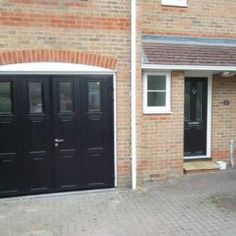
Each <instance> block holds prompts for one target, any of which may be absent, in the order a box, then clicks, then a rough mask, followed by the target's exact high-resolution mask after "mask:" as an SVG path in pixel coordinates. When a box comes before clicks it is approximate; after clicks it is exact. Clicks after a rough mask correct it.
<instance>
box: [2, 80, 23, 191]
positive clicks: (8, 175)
mask: <svg viewBox="0 0 236 236" xmlns="http://www.w3.org/2000/svg"><path fill="white" fill-rule="evenodd" d="M0 79H1V80H0V194H2V195H5V194H7V195H8V194H10V195H11V194H12V195H14V194H17V193H18V192H19V191H20V189H21V182H20V174H21V162H22V156H21V149H20V148H21V146H22V143H21V140H19V138H20V127H19V126H20V122H19V121H18V119H19V114H18V110H19V105H20V101H19V100H18V99H17V94H18V92H19V90H18V85H19V84H18V83H17V81H16V80H15V78H14V77H13V76H1V77H0Z"/></svg>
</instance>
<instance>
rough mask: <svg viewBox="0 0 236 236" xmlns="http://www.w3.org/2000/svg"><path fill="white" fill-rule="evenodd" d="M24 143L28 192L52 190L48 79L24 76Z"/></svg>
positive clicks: (22, 84) (26, 188) (22, 112)
mask: <svg viewBox="0 0 236 236" xmlns="http://www.w3.org/2000/svg"><path fill="white" fill-rule="evenodd" d="M20 79H21V91H22V98H23V107H22V109H21V115H22V139H23V143H24V144H23V146H24V152H23V156H24V178H25V180H24V191H25V192H26V193H27V192H29V193H34V192H45V191H50V190H51V189H52V173H51V169H52V163H51V155H52V150H51V149H52V147H51V146H52V141H51V132H52V127H51V126H52V121H51V112H52V111H51V106H50V94H49V90H50V81H49V78H48V77H42V76H22V77H21V78H20Z"/></svg>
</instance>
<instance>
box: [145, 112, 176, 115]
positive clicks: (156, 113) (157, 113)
mask: <svg viewBox="0 0 236 236" xmlns="http://www.w3.org/2000/svg"><path fill="white" fill-rule="evenodd" d="M143 114H149V115H152V114H153V115H159V114H160V115H162V114H167V115H168V114H172V111H143Z"/></svg>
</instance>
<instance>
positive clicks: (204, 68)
mask: <svg viewBox="0 0 236 236" xmlns="http://www.w3.org/2000/svg"><path fill="white" fill-rule="evenodd" d="M142 69H144V70H145V69H149V70H152V69H153V70H191V71H193V70H201V71H236V66H193V65H156V64H143V65H142Z"/></svg>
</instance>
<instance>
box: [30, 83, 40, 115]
mask: <svg viewBox="0 0 236 236" xmlns="http://www.w3.org/2000/svg"><path fill="white" fill-rule="evenodd" d="M29 103H30V104H29V105H30V113H42V112H43V106H42V83H40V82H30V83H29Z"/></svg>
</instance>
